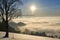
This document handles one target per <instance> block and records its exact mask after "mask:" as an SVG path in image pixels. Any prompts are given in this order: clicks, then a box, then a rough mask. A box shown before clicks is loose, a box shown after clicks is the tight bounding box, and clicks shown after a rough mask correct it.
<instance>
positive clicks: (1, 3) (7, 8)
mask: <svg viewBox="0 0 60 40" xmlns="http://www.w3.org/2000/svg"><path fill="white" fill-rule="evenodd" d="M18 3H19V4H22V2H21V0H0V12H1V13H0V16H1V18H2V22H4V23H5V25H6V34H5V36H4V38H8V37H9V32H8V27H9V25H8V22H9V20H11V19H12V18H13V17H14V13H15V12H16V6H17V5H16V4H18Z"/></svg>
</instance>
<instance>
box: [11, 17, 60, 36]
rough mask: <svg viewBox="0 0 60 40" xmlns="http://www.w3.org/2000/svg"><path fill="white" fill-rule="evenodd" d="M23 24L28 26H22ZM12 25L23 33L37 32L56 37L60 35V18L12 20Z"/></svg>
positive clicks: (21, 18) (22, 18)
mask: <svg viewBox="0 0 60 40" xmlns="http://www.w3.org/2000/svg"><path fill="white" fill-rule="evenodd" d="M21 22H22V23H24V24H26V25H22V24H20V23H21ZM10 25H11V26H12V27H14V28H15V29H16V28H18V29H19V30H20V31H21V32H28V33H31V31H34V32H36V31H37V32H45V33H46V34H49V35H50V34H51V35H54V36H55V35H58V36H59V35H60V17H20V18H15V19H12V23H10ZM21 25H22V26H21ZM16 30H17V29H16Z"/></svg>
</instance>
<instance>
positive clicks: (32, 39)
mask: <svg viewBox="0 0 60 40" xmlns="http://www.w3.org/2000/svg"><path fill="white" fill-rule="evenodd" d="M4 34H5V32H0V40H60V39H57V38H48V37H41V36H32V35H26V34H17V33H9V36H10V37H9V38H2V36H4Z"/></svg>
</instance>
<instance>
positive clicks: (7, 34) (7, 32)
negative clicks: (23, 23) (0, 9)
mask: <svg viewBox="0 0 60 40" xmlns="http://www.w3.org/2000/svg"><path fill="white" fill-rule="evenodd" d="M5 23H6V34H5V36H4V38H8V37H9V31H8V27H9V25H8V11H6V21H5Z"/></svg>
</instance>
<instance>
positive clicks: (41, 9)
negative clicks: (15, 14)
mask: <svg viewBox="0 0 60 40" xmlns="http://www.w3.org/2000/svg"><path fill="white" fill-rule="evenodd" d="M22 2H23V6H21V7H20V8H21V10H22V14H23V15H35V16H60V0H22ZM32 5H34V6H35V7H36V8H37V9H36V10H35V12H34V13H32V11H31V10H30V7H31V6H32Z"/></svg>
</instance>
